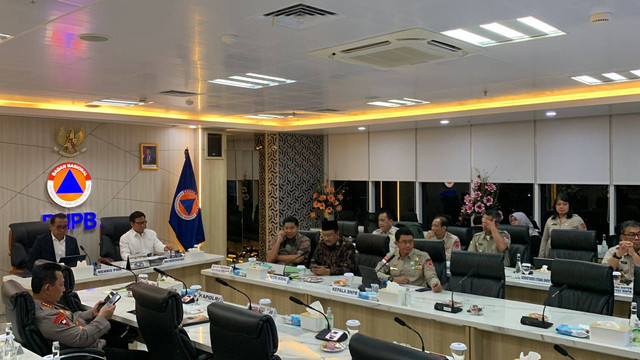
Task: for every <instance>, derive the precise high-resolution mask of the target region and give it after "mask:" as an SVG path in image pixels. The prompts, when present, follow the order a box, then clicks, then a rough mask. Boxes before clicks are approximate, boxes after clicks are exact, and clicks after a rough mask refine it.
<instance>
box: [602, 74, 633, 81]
mask: <svg viewBox="0 0 640 360" xmlns="http://www.w3.org/2000/svg"><path fill="white" fill-rule="evenodd" d="M602 76H604V77H606V78H609V79H611V80H613V81H626V80H629V79H627V78H626V77H624V76H622V75H620V74H618V73H615V72H610V73H604V74H602Z"/></svg>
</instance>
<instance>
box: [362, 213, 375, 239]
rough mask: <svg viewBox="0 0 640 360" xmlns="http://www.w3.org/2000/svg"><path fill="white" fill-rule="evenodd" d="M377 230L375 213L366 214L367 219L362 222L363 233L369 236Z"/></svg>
mask: <svg viewBox="0 0 640 360" xmlns="http://www.w3.org/2000/svg"><path fill="white" fill-rule="evenodd" d="M377 228H378V217H377V216H376V213H367V218H366V220H365V222H364V232H366V233H367V234H371V233H372V232H374V231H375V230H376V229H377Z"/></svg>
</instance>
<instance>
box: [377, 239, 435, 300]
mask: <svg viewBox="0 0 640 360" xmlns="http://www.w3.org/2000/svg"><path fill="white" fill-rule="evenodd" d="M395 243H396V244H395V245H396V246H397V247H398V250H396V251H395V252H390V253H388V254H387V255H386V256H385V259H389V258H391V256H392V255H395V257H394V258H393V259H392V260H391V261H389V263H388V264H386V265H385V260H383V261H381V262H379V263H378V265H377V266H376V269H378V278H379V279H380V280H387V281H393V282H395V283H398V284H409V285H416V286H425V285H429V286H430V287H431V289H433V292H440V291H442V284H440V280H439V279H438V276H437V275H436V269H435V267H434V266H433V261H431V257H429V254H427V253H426V252H423V251H420V250H416V249H414V248H413V243H414V241H413V233H412V232H411V230H409V229H408V228H400V229H398V231H396V241H395Z"/></svg>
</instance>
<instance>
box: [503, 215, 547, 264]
mask: <svg viewBox="0 0 640 360" xmlns="http://www.w3.org/2000/svg"><path fill="white" fill-rule="evenodd" d="M509 222H510V223H511V225H523V226H527V227H529V241H530V244H531V245H530V246H531V248H530V252H529V256H530V257H531V259H525V261H527V262H531V261H533V257H534V256H536V255H537V254H538V252H539V251H540V242H541V240H542V239H541V238H540V233H539V232H538V230H536V228H535V227H534V226H533V223H532V222H531V220H529V218H528V217H527V215H525V214H524V213H523V212H515V213H513V214H511V215H509Z"/></svg>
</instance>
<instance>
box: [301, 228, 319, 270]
mask: <svg viewBox="0 0 640 360" xmlns="http://www.w3.org/2000/svg"><path fill="white" fill-rule="evenodd" d="M299 232H300V234H302V235H304V236H306V237H308V238H309V240H310V241H311V247H310V248H309V254H307V259H306V260H305V261H304V265H305V266H306V267H307V268H309V265H311V259H313V253H315V252H316V248H317V247H318V243H319V242H320V232H318V231H308V230H300V231H299Z"/></svg>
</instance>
